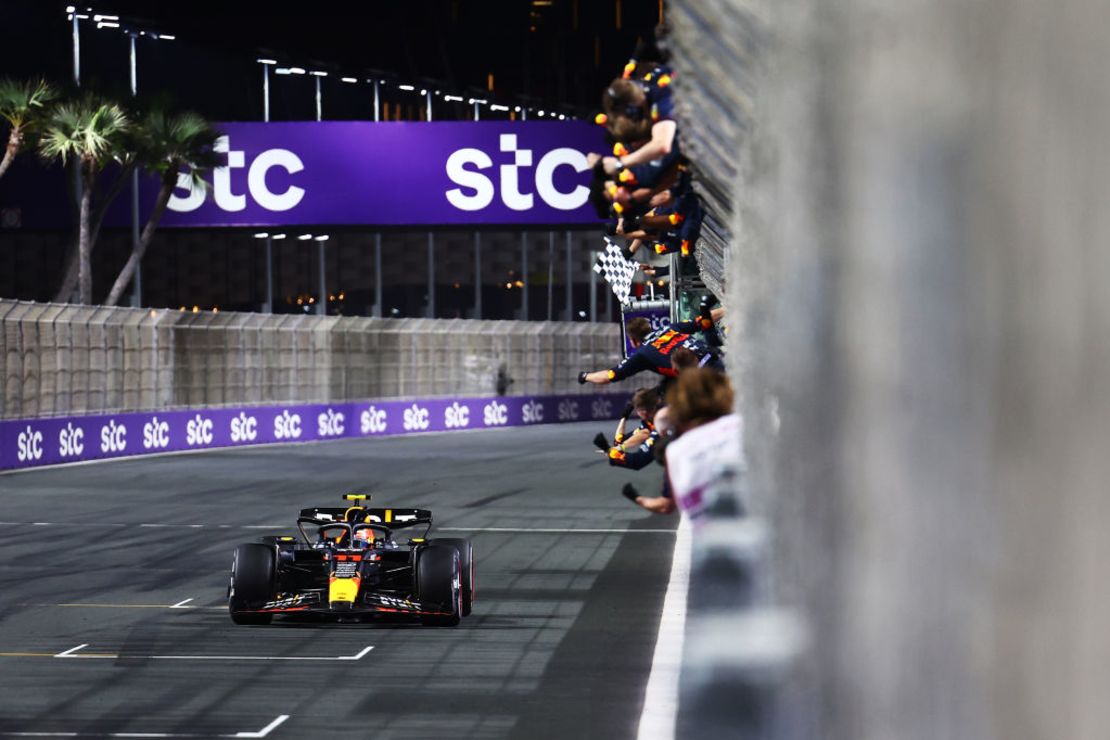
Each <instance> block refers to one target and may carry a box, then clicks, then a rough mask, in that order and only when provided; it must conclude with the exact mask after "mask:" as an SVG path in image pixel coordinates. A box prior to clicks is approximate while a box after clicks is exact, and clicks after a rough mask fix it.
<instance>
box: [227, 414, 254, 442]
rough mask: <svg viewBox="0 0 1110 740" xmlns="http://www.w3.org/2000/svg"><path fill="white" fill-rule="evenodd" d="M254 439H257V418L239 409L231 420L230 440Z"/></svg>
mask: <svg viewBox="0 0 1110 740" xmlns="http://www.w3.org/2000/svg"><path fill="white" fill-rule="evenodd" d="M256 439H258V419H256V418H254V417H253V416H247V415H246V413H245V412H243V411H240V412H239V415H238V416H236V417H235V418H234V419H232V420H231V441H232V442H253V441H254V440H256Z"/></svg>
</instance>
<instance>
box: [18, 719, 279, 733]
mask: <svg viewBox="0 0 1110 740" xmlns="http://www.w3.org/2000/svg"><path fill="white" fill-rule="evenodd" d="M287 719H289V715H288V714H281V715H278V716H277V717H275V718H274V719H273V720H272V721H271V722H270V724H268V725H266V726H265V727H263V728H262V729H261V730H256V731H253V732H247V731H243V732H236V733H235V734H233V735H226V734H225V735H213V734H210V733H204V734H199V733H194V732H30V731H28V732H4V731H3V730H0V736H3V737H237V738H260V737H266V736H267V735H269V734H270V733H271V732H273V731H274V730H275V729H277V728H278V727H279V726H280V725H282V724H283V723H284V722H285V720H287Z"/></svg>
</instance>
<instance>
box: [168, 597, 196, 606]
mask: <svg viewBox="0 0 1110 740" xmlns="http://www.w3.org/2000/svg"><path fill="white" fill-rule="evenodd" d="M194 598H196V597H195V596H194V597H192V598H188V599H184V600H183V601H179V602H177V603H176V604H173V605H172V606H170V609H196V607H195V606H185V605H186V604H188V603H189V602H190V601H192V600H193V599H194Z"/></svg>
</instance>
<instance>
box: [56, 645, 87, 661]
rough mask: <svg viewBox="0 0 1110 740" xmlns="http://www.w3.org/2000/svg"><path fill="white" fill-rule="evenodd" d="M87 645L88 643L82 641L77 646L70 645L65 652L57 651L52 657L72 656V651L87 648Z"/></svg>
mask: <svg viewBox="0 0 1110 740" xmlns="http://www.w3.org/2000/svg"><path fill="white" fill-rule="evenodd" d="M88 646H89V643H87V642H83V643H81V644H80V645H78V646H77V647H71V648H70V649H69V650H66V651H65V652H61V653H58V654H57V655H55V656H54V657H55V658H72V657H73V654H74V653H76V652H77V651H78V650H80V649H81V648H87V647H88Z"/></svg>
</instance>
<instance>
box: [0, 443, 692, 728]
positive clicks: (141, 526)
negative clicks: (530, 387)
mask: <svg viewBox="0 0 1110 740" xmlns="http://www.w3.org/2000/svg"><path fill="white" fill-rule="evenodd" d="M604 426H607V425H599V424H597V423H593V424H588V425H587V424H574V425H561V426H546V427H533V428H529V429H524V430H520V429H512V430H491V431H476V432H467V433H452V434H447V435H427V436H421V437H407V438H389V439H377V440H349V441H339V442H328V443H321V444H306V445H297V446H276V447H269V448H255V449H249V448H240V449H230V450H220V451H212V452H204V453H197V454H189V455H178V456H166V457H158V458H147V459H134V460H124V461H113V462H108V463H100V464H93V465H85V466H74V467H69V468H55V469H51V470H39V471H30V472H25V473H18V474H8V475H2V476H0V522H2V523H0V737H17V736H37V737H52V736H58V737H61V736H68V737H73V736H77V737H82V736H91V737H103V736H112V735H113V734H114V733H134V734H132V735H130V736H131V737H143V736H146V737H176V736H194V737H197V736H199V737H213V736H232V737H234V736H239V737H269V738H275V739H277V740H281V739H283V738H322V737H328V736H340V735H341V734H342V735H346V736H347V737H355V738H375V739H377V738H502V737H510V738H533V739H534V738H544V737H560V738H585V737H594V738H628V737H634V736H635V733H636V728H637V723H638V720H639V716H640V712H641V709H642V704H643V696H644V688H645V685H646V683H647V678H648V674H649V672H650V669H651V661H652V655H653V651H654V648H655V640H656V634H657V630H658V625H659V613H660V608H661V604H662V601H663V596H664V590H665V587H666V584H667V577H668V573H669V569H670V562H671V556H672V552H673V547H674V536H673V529H674V527H675V526H676V524H677V522H676V521H675V519H674V518H671V517H661V516H652V515H649V514H647V513H646V512H644V511H642V510H640V509H638V508H636V507H634V506H632V505H630V504H628V502H626V501H625V500H624V499H623V498H621V496H620V495H619V493H618V491H619V489H620V486H621V484H622V483H623V482H625V481H627V480H634V481H635V482H636V483H637V485H642V486H643V487H644V488H645V489H648V490H650V489H651V488H652V487H653V486H655V485H657V482H658V481H659V479H660V473H659V470H658V468H652V469H649V470H645V471H641V472H639V473H628V472H624V471H619V470H616V469H612V468H609V467H608V466H607V465H606V464H605V462H604V460H602V459H601V457H600V455H598V454H596V453H594V452H593V448H592V447H591V445H590V442H589V439H590V437H591V436H592V435H593V434H594V432H596V431H598V430H599V429H602V428H603V427H604ZM364 490H369V491H370V492H372V493H374V494H375V503H376V504H394V505H397V506H424V507H427V508H430V509H432V511H433V513H434V516H435V520H436V523H437V527H436V530H433V531H439V532H440V533H441V534H443V535H444V536H467V537H470V538H471V539H472V541H473V543H474V547H475V555H476V562H477V601H476V603H475V607H474V614H473V615H472V616H471V617H469V618H466V619H464V620H463V623H462V624H461V625H460V626H459V627H455V628H427V627H420V626H410V625H404V624H384V623H383V624H371V625H341V624H313V623H303V622H292V621H283V620H281V619H279V620H275V623H274V624H273V625H272V626H269V627H241V626H235V625H233V624H232V623H231V621H230V619H229V618H228V615H227V610H226V602H225V592H226V585H227V573H228V569H229V566H230V557H231V552H232V549H233V548H234V546H235V545H237V544H238V543H240V542H246V541H251V540H253V539H254V538H255V537H257V536H258V535H260V534H274V533H281V532H285V531H289V530H290V529H291V525H292V521H293V518H294V517H295V515H296V511H297V510H298V509H300V508H301V507H304V506H311V505H319V504H328V505H333V502H334V505H338V503H339V502H338V496H339V494H340V493H343V492H346V491H364ZM574 530H578V531H577V532H576V531H574ZM78 646H82V647H78ZM367 648H371V649H369V650H367ZM283 716H284V717H287V718H286V719H284V720H280V718H281V717H283ZM279 720H280V721H279ZM17 733H25V734H17ZM31 733H34V734H33V735H32V734H31ZM63 733H64V734H63ZM116 736H119V735H116Z"/></svg>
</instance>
